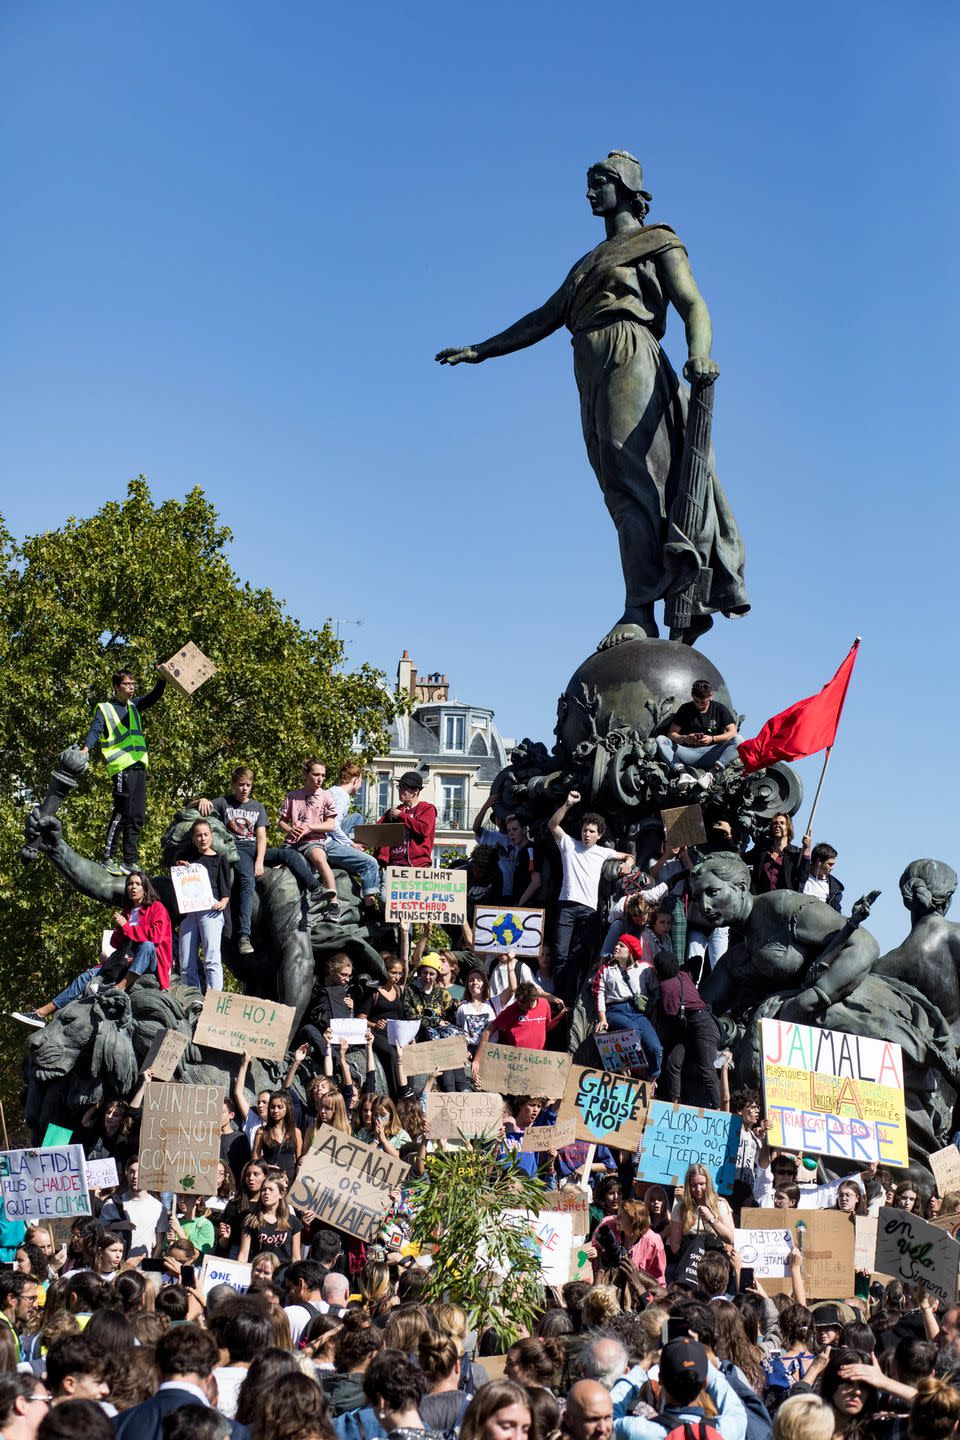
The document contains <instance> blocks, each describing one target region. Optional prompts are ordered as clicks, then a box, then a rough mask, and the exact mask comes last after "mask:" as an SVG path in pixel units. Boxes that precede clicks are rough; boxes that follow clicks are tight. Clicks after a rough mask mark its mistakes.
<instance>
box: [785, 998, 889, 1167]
mask: <svg viewBox="0 0 960 1440" xmlns="http://www.w3.org/2000/svg"><path fill="white" fill-rule="evenodd" d="M760 1044H761V1050H762V1057H763V1092H764V1099H765V1101H766V1113H767V1119H768V1120H769V1122H770V1134H769V1141H770V1144H771V1145H773V1146H775V1147H780V1146H782V1147H783V1149H785V1150H806V1151H807V1152H808V1153H812V1154H814V1155H832V1156H837V1157H838V1158H842V1159H844V1160H860V1161H862V1162H863V1163H864V1164H870V1163H871V1162H877V1163H879V1164H883V1165H906V1164H907V1118H906V1110H905V1106H904V1097H903V1055H902V1053H901V1050H900V1046H899V1045H896V1044H894V1043H893V1042H891V1041H888V1040H873V1039H870V1038H869V1037H868V1036H865V1035H848V1034H847V1033H846V1032H845V1031H843V1030H822V1029H820V1027H819V1026H817V1025H794V1024H793V1023H792V1022H785V1021H782V1020H761V1021H760Z"/></svg>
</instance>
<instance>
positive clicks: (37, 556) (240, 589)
mask: <svg viewBox="0 0 960 1440" xmlns="http://www.w3.org/2000/svg"><path fill="white" fill-rule="evenodd" d="M232 539H233V537H232V535H231V532H230V530H229V529H227V528H226V527H225V526H224V525H221V524H220V521H219V517H218V515H217V511H216V509H215V508H214V506H213V505H212V504H211V503H210V501H209V500H208V499H207V498H206V496H205V495H204V493H203V491H202V490H201V489H199V488H196V489H194V490H191V491H190V493H189V494H188V495H186V496H185V497H184V498H183V499H182V500H173V499H170V500H154V498H153V496H152V495H151V492H150V488H149V486H148V484H147V481H146V480H145V479H144V477H143V476H139V477H138V478H137V479H136V480H133V481H131V482H130V484H129V485H128V487H127V493H126V498H125V499H123V500H118V501H110V502H109V503H107V504H106V505H104V506H103V507H102V509H100V510H99V511H98V512H97V513H96V514H95V515H92V516H90V517H89V518H86V519H78V518H76V517H72V518H70V519H68V520H67V522H66V523H65V524H64V525H63V526H62V527H61V528H60V529H56V530H53V529H52V530H48V531H45V532H44V533H42V534H39V535H34V536H30V537H29V538H27V539H25V540H23V541H17V540H15V539H14V538H13V536H12V535H11V534H10V533H9V531H8V530H7V529H6V528H5V527H4V525H3V523H2V521H0V914H2V915H3V924H2V926H0V1009H2V1010H3V1011H6V1010H9V1009H12V1008H22V1007H23V1006H24V1005H26V1004H30V1005H37V1004H40V1003H41V1002H42V1001H44V1000H47V999H49V998H51V997H52V996H53V995H55V994H56V993H57V991H58V990H60V989H61V988H62V987H63V985H64V984H65V983H66V982H67V980H69V979H72V978H73V976H74V975H76V974H77V973H78V972H79V971H81V970H83V969H84V968H85V967H86V966H88V965H91V964H93V963H94V961H95V958H96V955H97V953H98V951H99V949H100V936H101V932H102V931H103V930H104V929H105V928H109V927H111V925H112V917H111V916H110V915H107V914H106V913H105V912H104V911H103V909H102V908H101V907H99V906H97V905H96V904H94V903H93V902H92V901H90V900H87V899H85V898H83V897H82V896H80V895H78V894H76V893H75V892H74V891H73V890H72V889H71V888H70V887H69V886H68V885H67V884H66V882H65V881H63V880H62V879H61V878H60V876H59V875H58V874H57V872H56V871H54V870H53V869H52V868H51V866H50V865H49V864H48V863H47V862H46V861H45V860H43V859H42V858H41V859H40V860H39V861H38V862H37V863H35V864H33V865H24V864H23V863H22V861H21V860H20V858H19V850H20V846H21V844H22V843H23V822H24V817H25V814H26V813H27V811H28V810H29V809H30V807H31V806H32V805H33V804H35V803H36V802H37V800H40V799H42V798H43V796H44V794H45V792H46V786H47V779H48V776H49V774H50V771H51V769H52V767H53V764H54V762H55V760H56V758H57V756H58V755H59V753H60V752H61V751H62V750H63V749H65V748H66V746H68V745H70V744H71V743H76V744H82V743H83V739H84V736H85V734H86V732H87V730H88V728H89V725H90V722H91V718H92V713H93V707H94V705H95V704H96V703H97V701H99V700H106V699H109V698H110V695H111V692H112V686H111V680H110V677H111V674H112V672H113V671H114V670H116V669H119V668H121V667H125V668H129V669H132V670H133V671H134V674H135V675H136V678H137V683H138V691H139V693H144V692H146V691H148V690H150V689H151V688H152V686H153V684H154V681H155V680H156V679H157V674H156V665H157V663H158V662H159V661H161V660H166V659H169V657H170V656H171V655H173V654H174V653H175V652H176V651H177V649H178V648H179V647H180V646H181V645H182V644H183V643H184V642H185V641H186V640H188V639H190V640H193V641H194V643H195V644H196V645H198V646H199V647H200V649H201V650H202V651H203V652H204V654H205V655H207V656H209V658H210V659H211V660H213V661H214V663H215V664H216V665H217V667H218V672H217V674H216V675H215V676H214V677H213V678H212V679H210V680H208V681H207V682H206V684H204V685H203V686H201V687H200V689H198V690H197V691H196V692H195V693H194V694H193V695H192V696H190V697H189V698H187V697H185V696H183V695H181V694H180V693H179V692H178V691H177V690H176V688H175V687H174V686H172V685H168V686H167V690H166V694H165V695H164V698H163V701H162V703H161V704H160V705H157V706H156V707H154V708H153V709H152V710H149V711H148V712H147V713H146V715H145V716H144V728H145V730H146V734H147V742H148V745H149V754H150V769H149V775H148V779H147V824H146V828H145V830H144V832H143V834H142V836H141V860H142V862H143V864H144V866H145V868H146V869H147V870H148V871H149V872H150V873H152V874H156V873H158V870H159V868H160V864H161V857H160V851H159V843H158V842H159V839H160V836H161V834H162V833H163V831H164V829H165V827H166V825H167V823H168V822H169V820H170V818H171V816H172V815H173V813H174V812H175V811H176V810H177V809H179V808H180V807H181V806H183V805H184V804H185V803H186V802H187V801H190V800H193V799H195V798H198V797H199V796H201V795H207V796H209V797H211V798H212V797H213V796H215V795H220V794H223V793H224V792H225V791H226V790H228V789H229V784H230V773H231V771H232V770H233V768H234V767H235V766H236V765H241V764H243V765H249V766H251V767H252V768H253V770H254V772H255V787H256V788H255V790H254V794H255V795H256V796H257V797H258V799H260V800H261V801H262V802H263V804H264V805H265V806H266V807H267V810H268V812H269V814H270V816H271V818H272V819H273V820H274V821H275V818H276V815H277V811H278V809H279V805H280V802H281V800H282V798H283V795H284V794H285V792H286V791H287V790H290V789H293V788H294V787H295V786H297V785H298V784H299V783H300V776H301V772H302V765H303V761H304V760H305V758H306V757H307V756H308V755H311V754H316V755H319V756H321V757H322V758H323V759H324V760H325V761H326V763H327V767H328V770H329V771H331V772H333V773H334V774H335V773H336V771H337V768H338V766H339V765H340V764H341V763H342V762H343V761H344V760H347V759H357V760H359V761H360V763H361V764H363V763H365V762H366V761H368V760H369V759H371V758H372V757H373V756H374V755H378V754H383V753H384V752H385V750H386V749H387V748H388V746H389V733H388V730H389V725H390V723H391V721H392V720H393V718H394V716H395V715H396V714H397V712H398V710H400V709H401V708H406V706H407V703H408V702H406V701H405V700H404V699H403V698H402V697H398V696H397V695H395V694H394V693H393V691H392V690H391V689H390V688H389V686H388V685H387V682H386V677H385V676H384V675H383V674H382V673H381V672H380V671H378V670H375V669H373V668H372V667H371V666H369V665H365V664H361V665H359V666H358V667H357V668H355V669H352V670H348V669H345V668H344V667H343V662H344V646H343V643H342V642H341V641H339V640H338V639H337V638H336V635H335V633H334V631H333V628H332V627H331V625H330V624H329V623H328V624H325V625H323V626H322V628H320V629H319V630H311V629H308V628H306V627H305V626H303V625H301V624H300V622H299V621H298V620H296V619H295V618H294V617H293V616H291V615H289V614H288V613H287V611H286V608H285V604H284V601H283V600H282V599H280V598H279V597H277V596H276V595H274V593H273V592H272V591H271V590H268V589H257V588H254V587H253V586H252V585H249V584H247V583H246V582H245V581H244V580H242V579H241V578H240V577H239V576H238V575H237V574H235V572H234V570H233V568H232V566H231V563H230V559H229V555H228V552H229V548H230V544H231V541H232ZM91 762H92V763H91V765H90V766H89V768H88V770H87V772H86V773H85V774H84V775H83V777H82V778H81V780H80V783H79V785H78V787H77V790H76V791H75V792H74V793H73V794H71V796H70V797H69V799H68V800H67V802H66V803H65V805H64V806H63V808H62V810H61V812H60V814H61V818H62V821H63V826H64V837H65V838H66V840H67V841H68V843H69V844H70V845H72V846H73V847H74V849H76V850H78V851H79V852H80V853H82V854H85V855H89V856H94V857H96V858H99V857H100V855H101V853H102V847H103V833H104V828H105V825H106V821H107V817H108V815H109V813H110V809H111V799H110V780H109V777H108V775H107V771H106V766H105V765H104V764H103V762H102V760H101V758H100V755H99V751H95V752H94V754H93V755H92V756H91ZM279 840H280V837H279V835H278V834H277V832H276V831H274V832H273V833H272V834H271V837H270V842H269V843H271V844H277V843H279ZM24 1038H25V1036H24V1031H23V1028H22V1027H21V1026H18V1025H17V1024H16V1022H14V1021H6V1020H5V1019H3V1020H0V1045H2V1056H0V1097H2V1098H3V1100H4V1101H5V1102H6V1116H7V1124H8V1128H9V1129H10V1130H11V1131H14V1129H15V1121H16V1115H17V1113H18V1108H19V1107H18V1106H17V1103H16V1096H17V1091H18V1088H19V1077H18V1072H19V1065H20V1059H21V1056H22V1053H23V1042H24ZM11 1138H12V1137H11Z"/></svg>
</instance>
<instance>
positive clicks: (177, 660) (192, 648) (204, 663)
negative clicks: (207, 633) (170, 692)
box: [160, 640, 217, 695]
mask: <svg viewBox="0 0 960 1440" xmlns="http://www.w3.org/2000/svg"><path fill="white" fill-rule="evenodd" d="M160 671H161V673H162V674H163V675H165V676H166V678H167V679H168V680H169V681H170V682H171V684H173V685H176V687H177V689H178V690H179V691H180V694H181V695H192V694H193V692H194V690H199V688H200V686H201V685H202V684H203V683H204V681H205V680H209V679H210V678H211V676H213V675H216V673H217V667H216V665H214V663H213V661H212V660H208V659H207V657H206V655H204V653H203V651H202V650H199V649H198V648H197V646H196V645H194V643H193V641H192V640H188V641H187V643H186V645H184V646H183V648H182V649H181V650H178V651H177V653H176V655H171V656H170V659H169V660H164V662H163V664H162V665H161V666H160Z"/></svg>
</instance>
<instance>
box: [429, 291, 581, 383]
mask: <svg viewBox="0 0 960 1440" xmlns="http://www.w3.org/2000/svg"><path fill="white" fill-rule="evenodd" d="M561 293H562V292H561V291H560V290H557V291H555V293H554V294H553V295H551V296H550V299H549V300H547V301H546V303H545V304H543V305H541V306H540V308H539V310H531V311H530V314H529V315H524V317H523V319H522V320H518V321H517V322H516V324H514V325H511V326H510V327H509V328H508V329H506V330H501V331H500V333H499V335H491V337H490V339H489V340H481V341H480V343H479V345H464V346H462V347H459V348H458V347H457V346H453V347H452V348H451V349H447V350H441V351H440V352H439V354H438V355H437V356H436V357H435V358H436V359H437V360H439V361H440V364H441V365H462V364H467V365H479V364H480V362H481V360H493V359H494V358H495V357H496V356H497V355H512V354H513V352H514V350H525V349H526V348H527V346H528V345H536V343H537V341H538V340H546V338H547V336H548V335H552V334H553V332H554V331H555V330H559V329H560V327H561V325H562V324H563V314H564V311H563V301H562V299H561Z"/></svg>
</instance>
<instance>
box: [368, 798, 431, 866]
mask: <svg viewBox="0 0 960 1440" xmlns="http://www.w3.org/2000/svg"><path fill="white" fill-rule="evenodd" d="M387 814H389V811H388V812H387ZM386 818H387V816H386V815H381V817H380V824H381V825H383V824H384V822H385V821H386ZM400 818H401V819H402V821H403V823H404V825H405V826H406V827H407V834H406V838H405V840H404V843H403V844H402V845H394V846H393V847H392V848H388V847H387V846H386V845H382V846H381V847H380V849H379V850H378V851H377V859H378V860H379V861H380V864H381V865H414V866H417V867H418V868H419V869H420V870H429V869H430V867H431V866H432V865H433V837H434V835H435V834H436V830H437V807H436V805H431V804H430V802H429V801H428V800H418V801H417V803H416V805H411V806H410V807H409V809H408V808H406V807H402V808H401V810H400Z"/></svg>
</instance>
